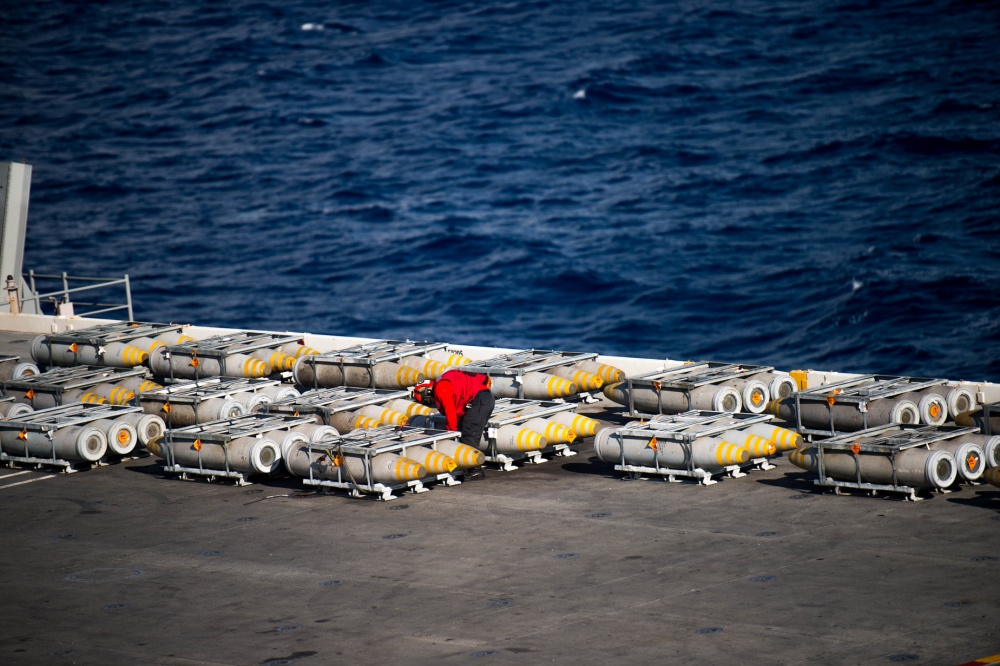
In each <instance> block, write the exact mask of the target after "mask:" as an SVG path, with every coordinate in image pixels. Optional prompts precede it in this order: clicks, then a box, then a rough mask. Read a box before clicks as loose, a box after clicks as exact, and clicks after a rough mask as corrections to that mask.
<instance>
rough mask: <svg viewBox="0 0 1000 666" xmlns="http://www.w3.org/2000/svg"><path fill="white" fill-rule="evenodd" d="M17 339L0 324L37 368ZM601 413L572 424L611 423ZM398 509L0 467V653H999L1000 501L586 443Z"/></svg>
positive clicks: (128, 468) (274, 656)
mask: <svg viewBox="0 0 1000 666" xmlns="http://www.w3.org/2000/svg"><path fill="white" fill-rule="evenodd" d="M32 337H33V336H31V335H26V334H20V333H9V332H0V349H2V350H3V351H4V353H5V354H14V355H20V356H21V357H22V358H24V359H27V358H30V353H29V352H28V343H29V342H30V340H31V338H32ZM608 407H609V405H608V404H607V403H598V404H596V405H591V406H588V407H586V408H585V409H583V410H581V411H582V413H587V414H589V415H591V416H594V417H595V418H599V419H602V420H604V421H606V422H621V421H622V420H623V419H622V418H621V417H620V410H618V409H608ZM576 448H577V450H578V451H579V453H578V455H576V456H573V457H568V458H555V459H553V460H551V461H549V462H547V463H545V464H541V465H527V466H524V467H521V468H520V469H517V470H515V471H512V472H497V471H487V474H486V476H485V478H483V479H480V480H475V481H467V482H464V483H462V484H461V485H458V486H455V487H441V486H436V487H432V489H431V490H430V491H429V492H426V493H421V494H407V495H403V496H402V497H400V498H399V499H396V500H394V501H390V502H380V501H376V500H374V499H371V498H361V499H351V498H349V497H347V496H346V495H345V494H344V493H338V492H331V493H319V492H316V491H315V490H313V489H310V488H307V487H306V486H304V485H303V484H302V483H301V481H300V480H296V479H291V478H275V479H268V480H265V481H262V482H260V483H256V484H253V485H249V486H242V487H240V486H236V485H234V484H232V483H223V482H218V483H209V482H207V481H204V480H195V481H181V480H179V479H177V478H175V477H173V476H168V475H166V474H165V473H164V471H163V464H162V461H160V460H158V459H156V458H153V457H144V458H137V459H131V460H125V461H122V462H120V463H116V464H112V465H108V466H103V467H98V468H93V469H89V470H85V471H80V472H77V473H71V474H52V473H49V472H46V471H39V470H27V469H19V468H15V469H7V468H2V469H0V502H2V506H3V508H4V510H3V511H2V513H0V533H2V534H3V537H2V541H3V546H2V548H0V586H2V590H3V594H0V616H2V618H3V620H2V622H0V636H2V638H0V661H2V662H3V663H7V664H36V663H67V664H70V663H75V664H137V663H143V664H170V665H181V664H275V665H276V664H338V663H347V662H352V663H356V662H358V661H361V660H363V661H365V662H366V663H370V662H375V661H379V662H394V663H405V664H416V663H435V664H450V663H480V662H482V663H485V664H516V663H520V664H536V663H542V662H545V663H556V664H571V663H572V664H606V663H611V662H620V663H652V662H660V663H726V662H728V663H739V664H801V663H816V664H827V665H837V664H881V663H889V662H902V661H914V662H915V663H919V664H945V665H957V664H962V663H965V662H969V661H971V660H974V659H976V658H982V657H984V656H986V655H993V654H996V653H1000V622H998V621H997V618H1000V585H997V584H996V571H997V565H998V563H1000V548H998V546H1000V489H997V488H994V487H992V486H989V485H977V486H962V487H961V489H960V490H958V491H956V492H952V493H949V494H935V495H933V496H932V497H930V498H929V499H927V500H925V501H919V502H910V501H904V500H902V499H901V498H900V497H899V496H895V497H894V496H879V497H869V496H865V495H841V496H837V495H833V494H831V493H828V492H819V491H818V490H816V489H815V488H814V486H813V484H812V479H811V477H810V476H809V475H808V474H806V473H805V472H803V471H801V470H799V469H797V468H795V467H793V466H792V465H790V464H789V463H788V462H787V461H785V460H783V459H779V460H777V461H776V463H775V467H774V468H773V469H770V470H754V471H751V472H750V473H749V474H747V475H746V476H744V477H741V478H725V479H723V480H721V481H720V482H719V483H718V484H716V485H711V486H701V485H697V484H696V483H693V482H682V483H667V482H665V481H662V480H658V479H643V480H625V479H623V478H621V475H620V474H618V473H616V472H614V471H613V469H612V468H611V467H610V466H609V465H606V464H604V463H601V462H599V461H598V460H597V459H596V457H595V456H594V454H593V448H592V446H591V440H586V441H585V442H584V443H583V444H582V445H580V446H578V447H576Z"/></svg>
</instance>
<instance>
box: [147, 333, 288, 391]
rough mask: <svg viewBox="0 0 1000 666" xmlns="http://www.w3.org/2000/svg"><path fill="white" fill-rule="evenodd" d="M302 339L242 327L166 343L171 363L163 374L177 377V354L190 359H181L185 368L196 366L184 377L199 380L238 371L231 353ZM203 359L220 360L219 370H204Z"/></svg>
mask: <svg viewBox="0 0 1000 666" xmlns="http://www.w3.org/2000/svg"><path fill="white" fill-rule="evenodd" d="M301 340H302V338H301V336H295V335H281V334H278V333H264V332H255V331H239V332H237V333H229V334H226V335H216V336H213V337H210V338H204V339H202V340H194V341H191V342H180V343H178V344H175V345H167V346H166V347H165V349H166V351H165V353H164V358H165V360H166V361H167V362H168V364H169V370H168V372H166V373H162V375H163V377H164V378H166V379H168V380H169V381H171V382H172V381H176V380H177V378H176V377H175V370H176V368H177V366H176V364H175V362H174V361H173V360H172V359H173V357H175V356H179V357H182V358H185V359H188V361H187V363H182V366H183V367H185V369H186V368H187V367H191V368H193V377H184V379H192V378H193V379H195V380H198V379H203V378H205V377H212V376H217V375H228V374H229V371H234V372H235V368H230V367H228V366H229V365H234V364H233V363H231V360H232V359H231V357H233V356H235V355H237V354H239V355H250V354H252V353H253V352H255V351H259V350H262V349H270V350H277V349H278V347H281V346H282V345H286V344H289V343H299V342H301ZM203 359H212V360H214V361H216V362H217V363H218V367H219V372H217V373H214V372H213V373H207V372H205V371H204V369H203V368H202V367H201V366H202V363H203ZM227 361H229V363H227ZM151 367H152V365H151ZM158 374H160V373H158Z"/></svg>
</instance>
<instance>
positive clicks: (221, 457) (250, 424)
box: [146, 413, 312, 486]
mask: <svg viewBox="0 0 1000 666" xmlns="http://www.w3.org/2000/svg"><path fill="white" fill-rule="evenodd" d="M311 423H312V422H311V420H310V419H308V418H296V417H282V416H273V415H270V414H260V413H255V414H246V415H243V416H238V417H236V418H231V419H221V420H218V421H212V422H210V423H203V424H200V425H193V426H188V427H186V428H174V429H170V430H167V432H166V435H165V437H163V439H161V440H160V441H158V442H150V443H147V444H146V448H147V449H148V450H149V452H150V453H152V454H153V455H155V456H157V457H159V458H163V459H164V460H165V461H166V467H165V468H164V469H165V471H166V472H169V473H172V474H179V475H180V478H182V479H185V480H186V479H189V478H191V477H192V476H198V477H204V478H206V479H207V480H209V481H214V480H215V479H217V478H226V479H233V480H234V481H235V482H236V484H237V485H240V486H242V485H245V484H246V483H248V481H247V479H248V478H249V477H252V476H255V475H266V474H270V473H271V472H273V471H275V470H277V469H278V467H280V466H281V458H282V455H281V448H282V446H283V445H287V444H288V442H289V441H291V440H293V439H296V438H297V439H303V438H304V437H303V436H302V435H301V434H300V433H298V432H297V431H296V428H298V427H302V426H309V425H310V424H311Z"/></svg>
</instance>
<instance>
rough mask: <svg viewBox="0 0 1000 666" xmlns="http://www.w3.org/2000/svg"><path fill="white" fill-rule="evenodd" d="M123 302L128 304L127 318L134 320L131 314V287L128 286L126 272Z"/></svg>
mask: <svg viewBox="0 0 1000 666" xmlns="http://www.w3.org/2000/svg"><path fill="white" fill-rule="evenodd" d="M125 302H126V304H127V305H128V320H129V321H135V317H134V316H133V315H132V288H131V287H130V286H129V282H128V273H126V274H125Z"/></svg>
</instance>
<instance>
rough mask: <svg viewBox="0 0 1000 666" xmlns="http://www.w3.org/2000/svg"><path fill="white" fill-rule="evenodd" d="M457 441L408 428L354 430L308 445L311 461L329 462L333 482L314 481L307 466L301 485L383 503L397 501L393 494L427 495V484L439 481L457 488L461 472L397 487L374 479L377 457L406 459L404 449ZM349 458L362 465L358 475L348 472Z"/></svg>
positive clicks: (451, 436) (433, 431)
mask: <svg viewBox="0 0 1000 666" xmlns="http://www.w3.org/2000/svg"><path fill="white" fill-rule="evenodd" d="M457 438H458V433H457V432H452V431H449V430H437V429H432V428H414V427H411V426H381V427H378V428H371V429H368V430H354V431H352V432H349V433H347V434H346V435H340V436H335V437H326V438H324V439H322V440H321V441H319V442H315V443H310V444H308V445H307V446H306V448H307V450H308V452H309V455H310V457H317V456H318V457H319V458H320V459H325V460H326V461H328V467H329V469H330V470H331V476H332V477H333V478H319V477H317V476H316V475H315V471H316V468H317V466H316V465H315V464H313V465H310V466H309V474H308V476H305V477H303V479H302V483H303V484H304V485H307V486H319V487H321V488H335V489H338V490H346V491H347V492H348V495H350V496H351V497H355V498H358V497H364V496H365V495H375V496H376V498H377V499H379V500H381V501H384V502H387V501H389V500H393V499H396V495H395V494H394V493H395V492H400V491H406V492H411V493H423V492H427V491H428V490H429V488H427V487H426V484H427V483H429V482H433V481H440V482H442V485H445V486H453V485H458V484H459V483H461V482H460V481H459V480H458V479H457V478H456V477H455V475H456V473H458V472H460V471H461V470H455V471H454V472H452V473H450V474H437V475H432V476H428V477H424V478H421V479H413V480H409V481H399V482H397V483H385V482H379V481H376V480H375V479H374V478H373V476H374V465H375V458H376V457H377V456H380V455H382V454H385V453H389V454H396V455H399V456H403V457H406V452H407V449H409V448H410V447H417V446H423V447H427V448H430V449H434V450H437V445H438V443H439V442H442V441H444V440H457ZM348 457H353V458H356V459H358V460H360V462H361V464H362V465H363V468H362V470H361V473H360V474H356V473H354V472H352V471H351V466H350V464H349V461H347V460H346V458H348ZM334 468H335V469H336V472H335V473H334V472H333V469H334Z"/></svg>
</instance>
